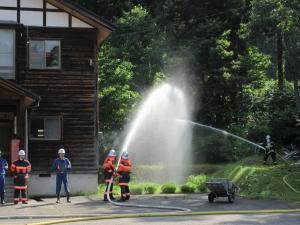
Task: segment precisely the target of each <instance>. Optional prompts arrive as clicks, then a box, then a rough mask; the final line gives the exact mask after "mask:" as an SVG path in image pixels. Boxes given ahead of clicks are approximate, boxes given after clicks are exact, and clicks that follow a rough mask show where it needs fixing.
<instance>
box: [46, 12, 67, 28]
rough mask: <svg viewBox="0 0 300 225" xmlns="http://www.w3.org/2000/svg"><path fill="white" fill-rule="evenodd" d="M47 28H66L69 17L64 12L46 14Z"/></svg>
mask: <svg viewBox="0 0 300 225" xmlns="http://www.w3.org/2000/svg"><path fill="white" fill-rule="evenodd" d="M46 21H47V26H56V27H68V26H69V16H68V14H67V13H64V12H47V19H46Z"/></svg>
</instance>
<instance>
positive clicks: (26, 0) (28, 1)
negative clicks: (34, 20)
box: [21, 0, 43, 9]
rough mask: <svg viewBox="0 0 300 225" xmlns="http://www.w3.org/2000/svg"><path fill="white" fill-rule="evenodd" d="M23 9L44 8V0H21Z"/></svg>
mask: <svg viewBox="0 0 300 225" xmlns="http://www.w3.org/2000/svg"><path fill="white" fill-rule="evenodd" d="M21 7H28V8H41V9H42V8H43V0H21Z"/></svg>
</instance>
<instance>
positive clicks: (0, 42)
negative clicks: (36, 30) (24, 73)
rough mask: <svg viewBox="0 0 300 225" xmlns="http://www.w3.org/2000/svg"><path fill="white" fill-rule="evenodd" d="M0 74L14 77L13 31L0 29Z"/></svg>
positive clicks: (4, 76) (9, 77)
mask: <svg viewBox="0 0 300 225" xmlns="http://www.w3.org/2000/svg"><path fill="white" fill-rule="evenodd" d="M0 76H1V77H3V78H5V79H14V78H15V31H14V30H4V29H3V30H0Z"/></svg>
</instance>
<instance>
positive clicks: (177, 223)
mask: <svg viewBox="0 0 300 225" xmlns="http://www.w3.org/2000/svg"><path fill="white" fill-rule="evenodd" d="M42 221H46V220H23V221H22V222H21V221H11V220H4V221H1V223H0V224H5V225H19V224H28V223H37V222H42ZM48 221H49V220H48ZM299 223H300V213H283V214H259V215H210V216H207V215H202V216H190V217H154V218H134V219H113V220H98V221H83V222H76V223H64V224H63V225H124V224H126V225H138V224H143V225H173V224H174V225H259V224H261V225H298V224H299Z"/></svg>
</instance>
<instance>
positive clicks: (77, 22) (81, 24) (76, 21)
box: [72, 16, 91, 28]
mask: <svg viewBox="0 0 300 225" xmlns="http://www.w3.org/2000/svg"><path fill="white" fill-rule="evenodd" d="M72 27H86V28H91V26H90V25H89V24H87V23H85V22H83V21H81V20H79V19H77V18H76V17H74V16H72Z"/></svg>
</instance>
